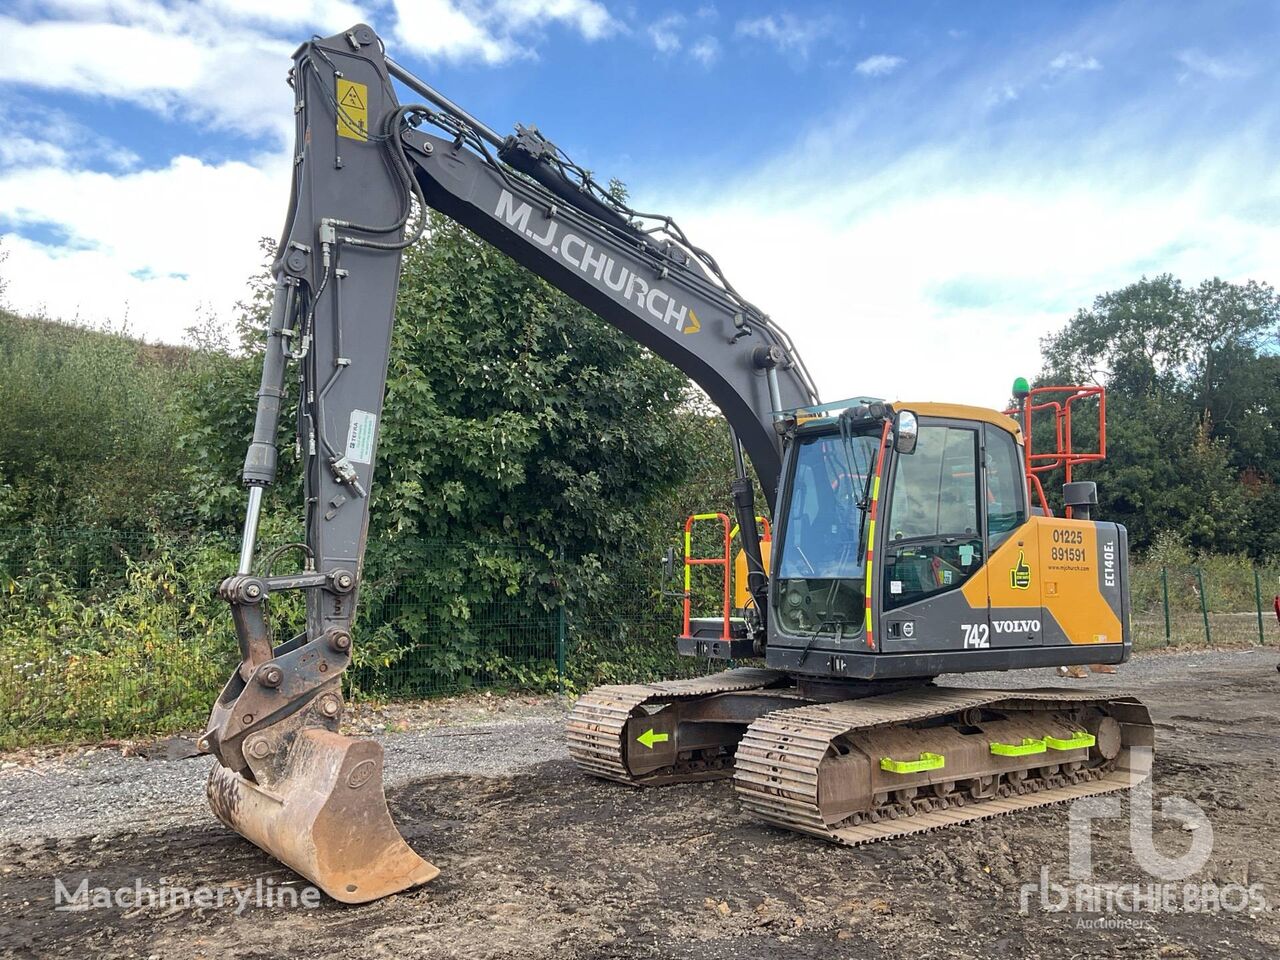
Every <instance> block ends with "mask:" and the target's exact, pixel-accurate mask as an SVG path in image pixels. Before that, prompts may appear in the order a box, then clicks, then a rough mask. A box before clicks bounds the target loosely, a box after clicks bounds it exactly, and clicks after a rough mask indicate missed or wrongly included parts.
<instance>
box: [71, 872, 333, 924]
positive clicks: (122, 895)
mask: <svg viewBox="0 0 1280 960" xmlns="http://www.w3.org/2000/svg"><path fill="white" fill-rule="evenodd" d="M73 882H74V881H73ZM320 902H321V894H320V891H319V889H317V888H316V887H313V886H300V885H298V884H296V883H291V882H290V883H276V882H275V881H274V880H270V879H268V880H263V879H261V878H259V879H258V880H256V881H255V882H254V883H253V885H252V886H245V887H231V886H224V887H212V886H194V887H186V886H181V885H177V884H170V883H167V882H165V881H161V882H159V883H157V884H155V885H152V884H147V883H144V882H143V881H142V879H141V878H138V879H136V880H134V881H133V884H132V885H131V886H127V887H113V886H107V885H97V886H94V885H91V884H90V882H89V880H88V878H85V879H82V880H81V881H80V882H79V883H78V884H76V885H75V886H74V887H69V886H67V884H65V883H63V882H62V880H61V878H59V879H55V880H54V881H53V908H54V909H55V910H63V911H78V910H130V911H132V910H147V909H161V910H190V909H197V910H220V909H225V908H227V907H231V908H234V910H235V913H236V915H237V916H239V915H240V914H242V913H244V911H245V909H246V908H248V907H255V908H264V907H265V908H271V909H280V908H285V909H303V910H314V909H315V908H316V907H318V906H320Z"/></svg>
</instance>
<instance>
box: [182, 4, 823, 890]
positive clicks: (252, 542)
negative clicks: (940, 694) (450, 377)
mask: <svg viewBox="0 0 1280 960" xmlns="http://www.w3.org/2000/svg"><path fill="white" fill-rule="evenodd" d="M393 77H394V78H395V79H398V80H399V81H401V82H402V83H403V84H404V85H405V86H407V87H409V88H410V89H411V90H413V91H414V92H415V93H416V94H418V95H420V96H422V97H423V98H425V100H426V101H427V102H426V103H424V104H419V105H407V106H403V105H401V104H400V102H399V100H398V98H397V96H396V93H395V89H394V87H393V85H392V78H393ZM290 79H291V84H292V87H293V90H294V95H295V106H294V114H295V119H296V124H297V129H296V147H295V152H294V158H293V161H294V162H293V174H292V177H293V182H292V191H291V196H290V201H289V209H288V215H287V220H286V226H285V230H284V233H283V235H282V238H281V241H280V245H279V248H278V251H277V257H276V260H275V262H274V265H273V274H274V281H275V295H274V300H273V305H272V310H271V313H270V318H269V322H268V328H267V343H266V351H265V354H264V359H263V369H262V380H261V385H260V388H259V391H258V410H257V417H256V421H255V425H254V433H253V439H252V442H251V444H250V448H249V452H248V455H247V457H246V460H245V466H244V472H243V478H244V482H245V484H246V485H247V487H248V497H249V499H248V508H247V512H246V520H245V527H244V535H243V541H242V549H241V555H240V562H239V566H238V569H237V572H236V573H235V574H234V575H233V576H230V577H228V578H227V579H226V580H225V581H224V582H223V583H222V585H221V588H220V592H221V594H222V596H223V597H224V598H225V599H226V600H227V601H228V602H229V603H230V605H231V608H232V613H233V619H234V622H235V626H236V632H237V636H238V640H239V645H240V657H241V663H240V665H239V667H238V668H237V669H236V671H235V672H234V674H233V675H232V677H231V679H230V680H229V681H228V683H227V685H226V687H225V688H224V690H223V691H222V693H221V695H220V696H219V698H218V700H217V702H216V704H215V705H214V708H213V712H212V715H211V717H210V721H209V726H208V728H207V730H206V732H205V734H204V735H203V737H202V738H201V741H200V746H201V749H202V750H204V751H206V752H209V753H211V754H213V755H214V756H215V757H216V758H217V760H218V764H217V766H215V767H214V769H213V772H212V774H211V776H210V781H209V798H210V803H211V806H212V808H213V810H214V812H215V813H216V814H217V815H218V816H219V818H220V819H222V820H223V821H224V822H225V823H227V824H228V825H229V826H231V827H233V828H234V829H236V830H238V831H239V832H240V833H241V834H243V835H244V836H246V837H247V838H248V839H250V840H252V841H253V842H255V843H257V844H258V845H259V846H261V847H263V848H264V849H265V850H267V851H268V852H269V853H271V854H273V855H274V856H276V857H277V858H278V859H280V860H282V861H284V862H285V863H287V864H288V865H290V866H291V867H293V868H294V869H295V870H297V871H298V872H300V873H302V874H303V875H305V876H307V877H308V878H309V879H311V880H313V881H315V882H316V883H317V884H319V885H320V886H321V887H322V888H323V889H324V890H325V891H326V892H328V893H330V894H331V895H332V896H334V897H336V898H337V899H339V900H345V901H350V902H361V901H366V900H371V899H375V898H377V897H380V896H384V895H386V894H388V893H391V892H394V891H396V890H400V889H404V888H405V887H408V886H412V885H414V884H417V883H422V882H425V881H426V880H429V879H431V877H432V876H434V875H435V873H436V872H437V871H436V869H435V868H434V867H432V866H431V865H430V864H428V863H426V862H425V861H423V860H422V859H421V858H420V857H418V856H417V854H415V853H414V852H413V851H412V850H410V849H409V847H408V846H407V845H406V844H405V843H404V841H403V840H402V839H401V838H400V836H399V834H398V833H397V831H396V829H395V827H394V825H393V824H392V822H391V818H390V815H389V813H388V811H387V807H386V801H385V798H384V796H383V793H382V788H381V782H382V778H381V766H382V754H381V748H380V747H378V745H377V744H375V743H373V742H371V741H356V740H353V739H350V738H348V737H344V736H341V735H340V734H339V733H338V728H339V723H340V721H341V716H342V710H343V703H342V689H341V679H340V678H341V674H342V672H343V670H345V669H346V667H347V666H348V665H349V664H350V662H351V649H352V636H351V627H352V621H353V618H354V615H355V606H356V598H357V595H358V590H359V585H360V576H361V562H362V559H363V555H364V550H365V541H366V536H367V530H368V521H369V495H370V491H371V489H372V484H373V475H374V464H375V453H376V445H377V437H378V432H379V427H380V425H381V420H382V399H383V393H384V390H385V387H386V378H387V362H388V351H389V345H390V340H391V328H392V321H393V316H394V311H395V302H396V288H397V284H398V279H399V274H400V263H401V253H402V251H403V250H404V249H405V248H406V247H407V246H409V245H410V244H412V243H413V242H414V241H416V240H417V239H418V238H419V237H420V236H421V234H422V231H423V229H424V225H425V212H426V208H428V207H429V208H432V209H435V210H438V211H440V212H441V213H443V214H444V215H445V216H448V217H450V218H452V219H454V220H456V221H457V222H459V223H461V224H463V225H464V226H466V227H468V228H469V229H471V230H472V231H474V232H475V233H476V234H477V235H478V236H480V237H481V238H483V239H484V240H486V241H488V242H489V243H491V244H493V245H494V246H495V247H497V248H498V249H500V250H502V251H503V252H505V253H506V254H508V255H509V256H511V257H512V258H513V259H514V260H516V261H517V262H519V263H520V264H522V265H523V266H525V267H527V268H528V269H529V270H531V271H533V272H534V273H536V274H537V275H538V276H540V277H542V278H544V279H545V280H546V281H547V282H549V283H550V284H552V285H553V286H555V287H557V288H558V289H560V290H563V291H564V292H565V293H567V294H568V295H570V296H572V297H573V298H574V299H576V300H577V301H578V302H580V303H582V304H583V305H584V306H586V307H587V308H589V309H591V310H592V311H594V312H595V313H596V314H598V315H599V316H600V317H602V318H603V319H604V320H606V321H607V322H609V323H611V324H613V325H614V326H615V327H617V328H618V329H619V330H621V331H623V332H624V333H625V334H627V335H628V336H630V337H632V338H634V339H635V340H636V341H638V342H639V343H641V344H643V345H644V346H645V347H647V348H649V349H650V350H652V351H653V352H654V353H655V354H657V355H658V356H660V357H662V358H664V359H665V360H667V361H669V362H671V363H672V364H674V365H675V366H676V367H678V368H679V369H680V370H681V371H683V372H684V373H685V374H686V375H688V376H689V378H690V379H691V380H693V381H694V382H695V383H696V384H698V385H699V386H700V387H701V388H702V389H703V390H705V391H706V393H707V394H708V396H709V397H710V398H711V400H712V401H713V402H714V403H716V405H717V406H718V407H719V408H720V409H721V410H722V411H723V412H724V415H725V417H726V418H727V420H728V422H729V424H730V427H731V430H732V432H733V437H734V453H735V463H736V467H737V476H736V478H735V481H734V487H733V490H734V500H735V510H736V512H737V514H738V516H739V525H740V527H741V530H742V534H743V548H744V551H745V552H746V554H747V557H748V569H749V578H750V587H751V590H752V593H753V595H754V597H755V598H756V604H757V609H759V610H763V608H764V604H765V602H766V597H767V578H766V577H765V575H764V569H763V565H762V564H761V562H760V550H759V545H758V541H757V540H756V539H755V536H754V535H755V530H756V525H755V520H754V517H755V515H756V513H757V510H756V507H755V504H754V503H753V502H752V485H751V482H750V478H749V477H748V476H747V474H746V468H745V463H744V458H743V455H742V454H743V450H745V453H746V456H747V457H749V458H750V460H751V462H752V464H753V465H754V467H755V469H756V472H757V475H758V477H759V480H760V484H761V487H762V489H763V490H764V493H765V496H766V498H767V499H768V500H769V502H770V504H771V505H772V503H773V501H774V499H775V495H776V490H777V485H778V479H779V473H780V469H781V463H782V459H781V458H782V438H781V436H780V434H779V432H778V431H777V430H776V429H775V412H776V411H780V410H783V409H787V408H792V407H798V406H802V405H806V404H812V403H816V402H817V396H816V391H815V390H814V387H813V384H812V381H811V380H810V378H809V376H808V374H807V373H806V371H805V369H804V366H803V364H802V363H801V362H800V360H799V358H798V357H797V356H796V354H795V351H794V349H793V348H792V346H791V343H790V341H789V340H788V338H787V337H786V335H785V334H784V333H783V332H782V331H781V330H780V329H779V328H778V327H777V326H776V325H775V324H773V323H772V322H771V321H770V320H769V318H768V317H767V316H766V315H764V314H763V313H762V312H761V311H760V310H758V309H757V308H755V307H754V306H753V305H752V304H751V303H750V302H748V301H747V300H746V299H744V298H743V297H742V296H741V295H740V294H738V292H737V291H736V290H735V289H734V288H733V287H732V285H730V284H729V282H728V281H727V280H726V279H725V277H724V275H723V273H722V272H721V270H720V268H719V266H718V265H717V264H716V262H715V260H714V259H713V258H712V257H711V256H710V255H709V254H707V253H706V252H704V251H702V250H700V249H698V248H697V247H696V246H694V245H693V244H692V243H691V242H689V240H688V238H687V237H686V236H685V234H684V233H683V231H681V230H680V228H679V227H678V225H676V224H675V222H674V221H673V220H671V219H670V218H669V217H661V216H652V215H647V214H643V213H641V212H639V211H636V210H633V209H631V208H629V207H627V206H626V205H625V204H624V203H622V202H621V201H620V200H619V199H618V198H617V197H615V196H613V195H611V194H610V193H609V191H607V190H605V189H602V188H601V187H600V186H599V185H598V184H597V183H596V182H595V181H594V180H593V179H592V178H591V176H590V175H589V174H587V173H586V172H585V171H583V170H582V169H581V168H579V167H577V166H576V165H574V164H573V163H572V162H571V161H569V160H568V158H567V157H565V156H564V154H563V152H562V151H560V150H559V149H558V148H557V147H555V145H554V144H552V143H551V142H550V141H548V140H547V139H545V138H544V137H543V136H542V135H541V134H540V133H539V132H538V131H537V130H536V129H534V128H523V127H518V128H517V129H516V132H515V133H514V134H512V135H511V136H507V137H500V136H499V135H497V134H496V133H494V132H493V131H492V130H491V129H489V128H488V127H487V126H485V125H484V124H483V123H481V122H480V121H478V120H476V119H475V118H473V117H470V116H469V115H467V114H466V113H465V111H463V110H462V109H461V108H459V107H457V106H456V105H455V104H453V103H452V102H451V101H449V100H448V99H447V98H445V97H444V96H443V95H441V94H439V93H437V92H436V91H434V90H432V89H431V88H430V87H428V86H427V85H426V84H424V83H422V82H421V81H420V80H418V79H417V78H415V77H413V76H412V75H411V74H409V73H408V72H407V71H405V70H404V69H403V68H402V67H400V66H399V65H398V64H396V63H394V61H392V60H390V59H389V58H388V57H387V56H386V55H385V52H384V49H383V46H382V43H381V41H380V40H379V38H378V37H377V35H376V34H375V33H374V31H373V30H372V29H371V28H370V27H368V26H365V25H363V24H361V25H357V26H355V27H353V28H352V29H350V30H348V31H346V32H344V33H341V34H338V35H336V36H333V37H329V38H327V39H314V40H312V41H310V42H308V43H306V44H304V45H303V46H302V47H300V48H299V49H298V51H297V52H296V53H295V55H294V67H293V70H292V72H291V75H290ZM290 376H293V377H295V378H296V381H297V398H298V402H297V449H298V452H299V454H300V455H301V458H302V461H303V465H304V469H303V490H304V499H305V531H306V535H305V542H303V543H299V544H292V545H289V548H290V549H293V550H294V551H296V552H297V553H298V554H299V555H300V557H301V561H302V562H301V566H302V569H301V570H300V571H299V572H296V573H290V574H279V575H277V574H272V573H271V572H270V571H271V569H272V568H273V567H274V566H275V565H276V562H277V561H278V559H279V555H280V551H273V553H272V554H271V555H269V556H268V557H264V558H262V563H260V564H259V565H258V566H256V567H255V555H256V540H257V529H258V521H259V516H260V513H261V509H262V498H263V495H264V491H265V489H266V488H267V487H268V486H270V485H271V484H272V483H273V482H274V481H275V479H276V472H277V449H276V437H277V431H278V427H279V422H280V417H281V416H282V414H283V413H284V403H285V398H286V395H287V391H286V384H287V382H288V379H289V377H290ZM296 590H302V591H304V592H305V595H306V610H307V617H306V630H305V631H304V632H303V633H302V634H300V635H298V636H296V637H294V638H292V639H288V640H284V641H283V642H280V641H279V638H276V637H274V636H272V635H271V633H270V630H269V629H268V625H267V618H266V616H265V614H264V605H265V604H266V603H267V602H268V599H269V597H270V596H271V594H273V593H280V592H285V591H296Z"/></svg>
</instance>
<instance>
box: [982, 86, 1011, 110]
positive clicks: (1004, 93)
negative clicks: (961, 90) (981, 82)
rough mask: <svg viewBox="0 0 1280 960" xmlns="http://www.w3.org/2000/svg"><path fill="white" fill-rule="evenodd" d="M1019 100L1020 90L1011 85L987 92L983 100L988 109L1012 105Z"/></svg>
mask: <svg viewBox="0 0 1280 960" xmlns="http://www.w3.org/2000/svg"><path fill="white" fill-rule="evenodd" d="M1017 99H1018V88H1017V87H1015V86H1014V85H1013V84H1011V83H1002V84H1000V85H998V86H995V87H992V88H991V89H990V90H988V91H987V95H986V97H985V98H984V99H983V105H984V106H986V107H988V108H991V107H998V106H1000V105H1001V104H1005V103H1012V102H1013V101H1014V100H1017Z"/></svg>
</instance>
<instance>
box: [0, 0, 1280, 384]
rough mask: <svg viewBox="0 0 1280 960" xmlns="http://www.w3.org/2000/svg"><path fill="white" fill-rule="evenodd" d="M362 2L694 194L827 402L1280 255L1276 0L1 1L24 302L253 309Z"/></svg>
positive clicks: (1024, 347)
mask: <svg viewBox="0 0 1280 960" xmlns="http://www.w3.org/2000/svg"><path fill="white" fill-rule="evenodd" d="M357 21H364V22H367V23H369V24H371V25H372V26H373V27H374V28H375V29H376V30H377V31H378V32H379V33H380V34H381V35H382V36H383V38H384V40H385V42H386V45H387V49H388V52H389V53H390V54H391V55H392V56H394V57H395V58H396V59H397V60H398V61H399V62H401V63H402V64H404V65H405V66H407V67H408V68H409V69H411V70H412V71H413V72H415V73H416V74H418V75H419V76H421V77H423V78H424V79H426V80H427V81H428V82H430V83H431V84H432V85H433V86H435V87H436V88H437V89H439V90H441V91H443V92H444V93H445V94H446V95H448V96H449V97H451V98H452V99H453V100H454V101H455V102H457V103H459V104H460V105H461V106H463V107H464V108H465V109H467V110H468V111H469V112H470V113H472V114H473V115H475V116H477V117H479V118H481V119H483V120H484V121H485V122H486V123H488V124H489V126H491V127H493V128H495V129H497V130H499V131H506V130H510V129H511V128H512V127H513V126H514V124H515V123H517V122H520V123H525V124H528V123H536V124H537V125H538V126H539V128H540V129H541V130H542V131H543V132H544V133H545V134H546V135H548V136H549V137H550V138H551V139H553V140H554V141H555V142H556V143H558V144H559V145H560V146H561V147H562V148H563V149H564V150H565V151H566V152H567V153H568V154H569V155H570V156H572V157H573V158H574V159H575V160H576V161H577V162H578V163H580V164H582V165H583V166H586V167H588V168H590V169H591V170H592V171H593V172H594V173H595V175H596V176H597V177H598V178H599V179H601V180H607V179H608V178H610V177H617V178H619V179H621V180H623V181H624V182H625V183H626V184H627V186H628V187H629V189H630V192H631V198H632V202H633V204H634V205H635V206H637V207H639V208H641V209H644V210H647V211H661V212H664V213H669V214H672V215H673V216H675V217H676V218H677V220H678V221H679V222H680V224H681V225H682V227H683V228H684V229H685V231H686V233H687V234H688V235H689V236H690V237H691V238H692V239H693V240H694V242H696V243H697V244H698V245H699V246H701V247H703V248H704V249H707V250H708V251H710V252H711V253H712V254H713V255H714V256H715V257H716V259H717V260H718V261H719V262H720V264H721V265H722V266H723V267H724V269H725V272H726V274H727V275H728V276H729V278H730V279H731V280H732V281H733V283H734V285H735V286H736V287H737V288H738V289H739V290H741V291H742V292H743V294H744V295H746V296H747V297H749V298H750V299H751V300H752V301H753V302H755V303H756V304H757V305H759V306H761V307H762V308H763V309H765V310H766V311H767V312H768V313H769V314H770V315H771V316H772V317H773V318H774V320H776V321H777V322H778V323H779V324H780V325H781V326H782V327H784V328H785V329H786V330H787V331H788V332H789V333H790V334H791V336H792V338H793V340H794V341H795V343H796V346H797V348H798V350H799V352H800V353H801V354H802V356H803V357H804V358H805V361H806V363H807V364H808V366H809V368H810V370H811V372H812V373H813V375H814V377H815V379H816V380H817V383H818V387H819V390H820V392H821V394H822V398H823V399H824V400H828V401H831V400H837V399H840V398H843V397H848V396H856V395H874V396H884V397H888V398H902V399H908V400H911V399H914V400H950V401H957V402H971V403H980V404H986V405H991V404H999V403H1001V402H1002V401H1003V400H1004V399H1005V398H1006V397H1007V396H1008V390H1009V384H1010V383H1011V382H1012V380H1013V378H1014V377H1015V376H1022V375H1026V376H1031V375H1034V373H1035V372H1036V371H1037V369H1038V367H1039V349H1038V344H1039V340H1040V338H1041V337H1042V336H1044V335H1045V334H1046V333H1048V332H1051V331H1053V330H1056V329H1060V328H1061V327H1062V326H1063V325H1064V324H1065V323H1067V322H1068V321H1069V320H1070V318H1071V316H1072V315H1073V314H1074V313H1075V311H1076V310H1077V309H1079V308H1081V307H1085V306H1088V305H1089V303H1090V302H1091V301H1092V300H1093V298H1094V297H1095V296H1096V295H1098V294H1100V293H1103V292H1105V291H1107V290H1112V289H1116V288H1118V287H1120V286H1123V285H1125V284H1127V283H1131V282H1133V281H1135V280H1137V279H1138V278H1140V277H1141V276H1143V275H1147V276H1151V275H1155V274H1158V273H1164V272H1169V273H1173V274H1175V275H1176V276H1179V277H1181V278H1182V279H1183V280H1184V281H1186V282H1188V283H1198V282H1199V281H1201V280H1203V279H1205V278H1209V277H1214V276H1220V277H1223V278H1225V279H1228V280H1237V281H1239V280H1245V279H1250V278H1252V279H1257V280H1262V281H1266V282H1269V283H1273V284H1274V283H1277V282H1278V281H1280V277H1278V276H1277V272H1280V164H1277V156H1278V155H1280V150H1278V149H1277V148H1280V67H1277V60H1276V57H1275V55H1274V51H1275V49H1276V47H1277V41H1280V4H1277V3H1276V2H1275V0H1259V2H1233V0H1213V2H1205V3H1196V2H1172V0H1162V2H1128V3H1127V2H1108V3H1094V2H1088V0H1072V2H1061V3H1057V2H1050V0H1039V2H1028V0H1004V2H994V0H993V2H980V0H895V2H889V0H879V2H871V0H864V2H845V3H829V2H813V3H806V2H802V0H790V2H784V0H748V2H740V3H729V2H725V0H720V2H706V3H699V2H697V0H691V2H684V3H679V4H674V3H673V4H668V3H664V2H658V3H647V2H646V3H640V2H620V0H368V2H355V0H352V2H348V0H270V2H266V0H186V2H165V0H46V2H40V3H37V2H28V0H0V83H3V88H4V90H5V95H4V97H3V98H0V130H3V131H4V132H3V134H2V135H0V254H7V260H5V261H4V262H3V263H2V264H0V278H3V279H4V280H6V281H7V282H8V288H7V291H6V295H5V297H6V300H7V303H8V306H10V307H12V308H16V309H19V310H22V311H28V312H40V311H43V312H44V313H46V314H47V315H49V316H51V317H57V318H63V319H67V320H78V321H80V322H87V323H92V324H95V325H110V326H112V327H114V328H117V329H118V328H121V327H126V328H127V329H128V330H129V331H130V332H132V333H133V334H135V335H139V336H143V337H145V338H146V339H148V340H151V341H164V342H170V343H177V342H182V340H183V339H184V337H186V336H187V333H186V331H187V329H188V328H189V327H192V326H193V325H197V324H201V323H204V324H208V323H215V324H224V325H226V324H229V322H230V321H231V320H232V318H233V317H234V316H235V304H236V302H237V301H238V300H239V299H241V298H242V297H243V296H244V293H245V282H246V280H247V278H248V277H249V276H250V275H251V274H253V273H254V272H255V271H256V270H257V269H258V268H259V265H260V263H261V254H260V251H259V249H258V240H259V238H261V237H264V236H274V235H278V234H279V231H280V226H281V223H282V221H283V217H284V213H285V210H284V207H285V204H286V202H287V199H288V182H289V181H288V157H289V155H290V152H291V147H292V144H291V139H292V105H293V98H292V95H291V93H290V91H289V89H288V88H287V86H286V85H285V75H286V72H287V70H288V68H289V66H290V63H291V61H290V54H291V53H292V51H293V49H294V48H295V47H296V46H297V45H298V43H300V42H301V41H303V40H305V39H306V38H307V37H309V36H311V35H312V34H330V33H335V32H337V31H339V30H343V29H345V28H347V27H349V26H351V25H352V24H353V23H355V22H357ZM402 96H403V99H404V100H405V101H406V102H408V101H411V100H416V99H417V98H416V97H411V96H409V95H407V94H402Z"/></svg>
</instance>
